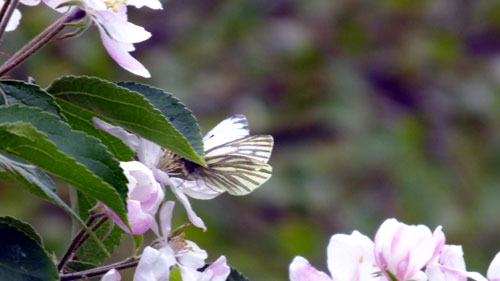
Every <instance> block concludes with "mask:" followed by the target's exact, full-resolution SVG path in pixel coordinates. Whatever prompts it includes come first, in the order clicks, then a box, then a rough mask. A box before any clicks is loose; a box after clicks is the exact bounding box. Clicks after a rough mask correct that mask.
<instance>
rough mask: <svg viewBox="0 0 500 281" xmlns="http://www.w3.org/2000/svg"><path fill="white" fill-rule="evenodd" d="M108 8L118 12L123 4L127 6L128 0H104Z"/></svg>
mask: <svg viewBox="0 0 500 281" xmlns="http://www.w3.org/2000/svg"><path fill="white" fill-rule="evenodd" d="M102 1H103V2H104V4H105V5H106V7H108V9H111V10H113V12H115V13H116V12H118V9H119V8H120V7H121V6H125V2H127V0H102Z"/></svg>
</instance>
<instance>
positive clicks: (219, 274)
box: [198, 256, 231, 281]
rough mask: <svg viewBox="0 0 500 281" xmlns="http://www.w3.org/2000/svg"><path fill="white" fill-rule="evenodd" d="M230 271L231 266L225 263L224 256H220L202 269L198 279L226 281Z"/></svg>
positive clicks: (201, 280) (200, 280) (203, 280)
mask: <svg viewBox="0 0 500 281" xmlns="http://www.w3.org/2000/svg"><path fill="white" fill-rule="evenodd" d="M230 273H231V268H230V267H229V266H228V265H227V262H226V257H225V256H220V257H219V258H218V259H217V260H216V261H214V262H213V263H212V264H211V265H209V266H208V267H207V268H206V269H205V270H204V271H203V273H202V276H201V278H200V279H199V280H198V281H226V279H227V277H228V276H229V274H230Z"/></svg>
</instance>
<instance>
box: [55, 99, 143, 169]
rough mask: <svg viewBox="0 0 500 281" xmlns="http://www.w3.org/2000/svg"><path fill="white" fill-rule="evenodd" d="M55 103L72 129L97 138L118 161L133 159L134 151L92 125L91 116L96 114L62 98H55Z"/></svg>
mask: <svg viewBox="0 0 500 281" xmlns="http://www.w3.org/2000/svg"><path fill="white" fill-rule="evenodd" d="M56 103H57V104H58V105H59V106H60V107H61V110H62V113H63V114H64V116H65V117H66V119H67V121H68V124H69V125H70V126H71V128H73V130H77V131H82V132H85V133H87V134H88V135H90V136H93V137H96V138H98V139H99V140H101V142H102V143H103V144H104V145H105V146H106V147H107V148H108V150H109V151H110V152H111V153H113V155H114V156H115V157H116V159H118V160H120V161H132V160H133V159H134V152H133V151H132V150H131V149H130V148H129V147H128V146H126V145H125V144H124V143H123V142H122V141H121V140H120V139H119V138H116V137H114V136H112V135H110V134H107V133H105V132H103V131H101V130H98V129H97V128H96V127H95V126H94V124H93V123H92V117H94V116H96V115H95V114H94V113H92V112H91V111H89V110H86V109H84V108H82V107H79V106H76V105H74V104H72V103H69V102H68V101H65V100H63V99H56Z"/></svg>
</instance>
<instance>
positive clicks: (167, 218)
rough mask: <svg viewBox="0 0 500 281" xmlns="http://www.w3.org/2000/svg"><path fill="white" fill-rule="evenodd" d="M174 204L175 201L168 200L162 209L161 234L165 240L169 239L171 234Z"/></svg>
mask: <svg viewBox="0 0 500 281" xmlns="http://www.w3.org/2000/svg"><path fill="white" fill-rule="evenodd" d="M174 206H175V202H174V201H167V202H165V203H164V204H163V206H162V207H161V210H160V227H161V234H162V236H163V238H164V241H165V242H166V241H168V236H169V235H170V231H171V230H172V216H173V212H174Z"/></svg>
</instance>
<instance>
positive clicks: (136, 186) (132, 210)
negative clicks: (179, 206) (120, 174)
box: [106, 161, 164, 235]
mask: <svg viewBox="0 0 500 281" xmlns="http://www.w3.org/2000/svg"><path fill="white" fill-rule="evenodd" d="M120 166H121V167H122V169H123V171H124V174H125V176H126V177H127V179H128V185H127V187H128V198H127V218H128V221H129V224H130V226H131V228H132V230H130V229H128V227H127V226H126V225H125V224H124V223H123V221H122V220H121V219H120V218H119V217H118V216H117V215H116V214H115V213H114V212H113V211H111V210H110V209H109V208H107V207H106V210H107V212H108V213H109V214H111V216H112V218H113V219H114V220H115V221H116V223H117V224H118V225H119V226H120V227H121V228H122V229H123V230H125V231H126V232H128V233H130V234H134V235H138V234H143V233H144V232H146V231H147V230H148V229H149V228H150V227H151V225H152V223H153V221H154V216H155V214H156V212H157V210H158V207H159V206H160V204H161V202H162V201H163V197H164V193H163V189H162V187H161V186H160V184H159V183H158V182H157V181H156V180H155V178H154V177H153V173H152V172H151V170H150V169H149V168H148V167H146V166H144V164H142V163H141V162H138V161H130V162H121V163H120Z"/></svg>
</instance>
